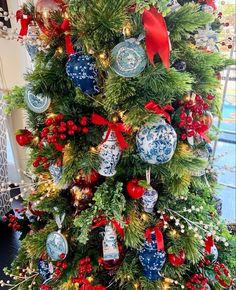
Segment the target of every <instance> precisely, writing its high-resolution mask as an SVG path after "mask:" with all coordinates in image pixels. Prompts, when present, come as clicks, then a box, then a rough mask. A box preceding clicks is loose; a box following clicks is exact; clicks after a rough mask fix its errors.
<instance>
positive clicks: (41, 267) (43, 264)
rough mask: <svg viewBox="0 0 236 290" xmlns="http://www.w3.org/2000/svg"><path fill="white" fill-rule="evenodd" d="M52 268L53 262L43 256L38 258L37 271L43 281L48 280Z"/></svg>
mask: <svg viewBox="0 0 236 290" xmlns="http://www.w3.org/2000/svg"><path fill="white" fill-rule="evenodd" d="M53 272H54V270H53V264H52V263H51V262H49V261H47V260H45V259H43V258H40V259H39V260H38V273H39V276H40V277H41V278H42V280H43V282H45V281H47V280H50V279H51V277H52V274H53Z"/></svg>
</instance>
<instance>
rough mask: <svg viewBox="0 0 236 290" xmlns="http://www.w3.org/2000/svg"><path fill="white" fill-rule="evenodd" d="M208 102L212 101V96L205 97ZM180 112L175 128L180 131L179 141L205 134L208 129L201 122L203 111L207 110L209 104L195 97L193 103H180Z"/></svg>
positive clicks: (199, 97) (191, 101)
mask: <svg viewBox="0 0 236 290" xmlns="http://www.w3.org/2000/svg"><path fill="white" fill-rule="evenodd" d="M207 99H208V100H212V99H214V96H213V95H208V96H207ZM179 105H180V106H181V111H180V114H179V118H180V121H179V123H178V124H177V126H178V127H179V128H180V129H181V131H182V132H181V134H180V139H181V140H182V141H183V140H186V139H187V137H193V136H196V135H197V134H199V133H200V132H201V133H203V132H205V131H206V130H207V129H208V127H207V126H206V124H205V123H204V121H203V120H201V116H202V115H203V114H204V111H205V110H207V109H209V107H210V106H209V104H208V103H207V102H205V101H204V99H203V98H202V96H200V95H196V96H195V101H193V100H189V101H187V102H183V101H180V102H179Z"/></svg>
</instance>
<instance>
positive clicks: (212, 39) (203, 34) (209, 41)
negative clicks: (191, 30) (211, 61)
mask: <svg viewBox="0 0 236 290" xmlns="http://www.w3.org/2000/svg"><path fill="white" fill-rule="evenodd" d="M194 39H195V43H196V46H197V47H199V48H205V49H206V50H208V51H212V52H217V51H218V48H217V46H216V43H217V42H218V33H217V32H215V31H214V30H212V28H211V27H210V25H206V27H205V28H204V29H198V30H197V33H196V34H195V35H194Z"/></svg>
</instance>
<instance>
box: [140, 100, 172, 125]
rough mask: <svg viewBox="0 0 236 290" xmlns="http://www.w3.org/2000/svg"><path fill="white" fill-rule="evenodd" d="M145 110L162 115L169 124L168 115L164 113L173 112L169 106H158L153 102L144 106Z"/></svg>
mask: <svg viewBox="0 0 236 290" xmlns="http://www.w3.org/2000/svg"><path fill="white" fill-rule="evenodd" d="M145 109H147V110H149V111H152V112H154V113H156V114H158V115H162V116H164V117H165V118H166V120H167V121H168V122H169V123H170V121H171V119H170V115H169V113H167V112H166V111H171V112H174V108H173V107H172V106H171V105H169V104H168V105H165V106H164V107H161V106H159V105H158V104H157V103H155V102H154V101H153V100H151V101H150V102H148V103H147V104H146V105H145Z"/></svg>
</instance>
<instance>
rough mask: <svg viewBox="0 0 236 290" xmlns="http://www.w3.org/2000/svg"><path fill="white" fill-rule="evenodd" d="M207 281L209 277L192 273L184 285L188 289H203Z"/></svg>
mask: <svg viewBox="0 0 236 290" xmlns="http://www.w3.org/2000/svg"><path fill="white" fill-rule="evenodd" d="M208 281H209V279H208V278H207V277H204V276H203V275H202V274H193V276H192V277H191V278H190V279H189V281H187V282H186V284H185V286H186V287H187V289H190V290H197V289H198V290H205V289H206V288H205V287H206V284H207V282H208Z"/></svg>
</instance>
